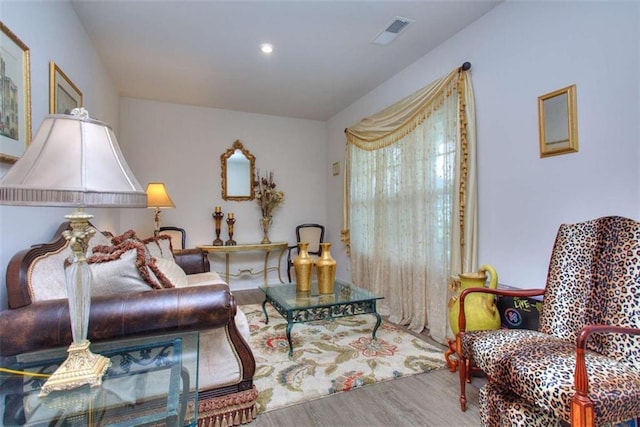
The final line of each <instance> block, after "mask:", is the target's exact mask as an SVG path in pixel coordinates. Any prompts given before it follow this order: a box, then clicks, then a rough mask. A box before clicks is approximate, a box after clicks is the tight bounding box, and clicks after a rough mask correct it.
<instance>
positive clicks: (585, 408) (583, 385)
mask: <svg viewBox="0 0 640 427" xmlns="http://www.w3.org/2000/svg"><path fill="white" fill-rule="evenodd" d="M593 333H615V334H632V335H640V329H638V328H626V327H623V326H614V325H589V326H585V327H583V328H582V329H581V330H580V333H579V334H578V338H577V340H576V369H575V371H574V374H573V377H574V381H575V383H574V384H575V388H576V394H575V395H574V396H573V398H572V399H571V426H572V427H575V426H580V427H585V426H593V425H594V420H593V402H592V401H591V399H590V398H589V380H588V378H587V364H586V361H585V350H586V345H587V341H588V340H589V337H590V336H591V335H592V334H593Z"/></svg>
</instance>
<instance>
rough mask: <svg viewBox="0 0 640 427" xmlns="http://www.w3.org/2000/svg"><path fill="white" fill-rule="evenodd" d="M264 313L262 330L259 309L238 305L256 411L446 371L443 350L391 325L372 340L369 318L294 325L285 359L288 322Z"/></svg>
mask: <svg viewBox="0 0 640 427" xmlns="http://www.w3.org/2000/svg"><path fill="white" fill-rule="evenodd" d="M267 310H268V313H269V324H268V325H265V318H264V314H263V313H262V306H261V305H259V304H251V305H244V306H242V311H243V312H244V313H245V314H246V315H247V318H248V319H249V328H250V331H251V338H250V345H251V348H252V350H253V354H254V356H255V358H256V374H255V376H254V378H253V380H254V383H255V385H256V387H257V389H258V392H259V396H258V406H259V412H266V411H272V410H274V409H279V408H283V407H286V406H290V405H295V404H298V403H301V402H306V401H309V400H314V399H319V398H321V397H325V396H328V395H330V394H333V393H338V392H342V391H349V390H351V389H354V388H357V387H362V386H364V385H367V384H373V383H375V382H380V381H388V380H392V379H395V378H400V377H403V376H408V375H415V374H420V373H423V372H428V371H431V370H433V369H439V368H443V367H445V362H444V353H443V350H441V349H439V348H436V347H434V346H432V345H430V344H428V343H426V342H425V341H423V340H421V339H420V338H417V337H415V336H413V335H411V334H409V333H407V332H404V331H403V330H402V328H399V327H398V326H396V325H394V324H392V323H388V322H386V321H384V320H383V321H382V324H381V325H380V327H379V328H378V331H377V333H376V336H377V338H378V339H377V340H373V339H372V338H371V332H372V330H373V327H374V325H375V321H376V319H375V317H374V316H373V315H370V314H368V315H367V314H365V315H360V316H352V317H343V318H340V319H336V320H326V321H316V322H310V323H304V324H295V325H293V329H292V330H291V339H292V341H293V357H292V358H289V344H288V343H287V336H286V332H285V331H286V326H287V323H286V321H285V320H284V319H283V318H282V316H280V314H279V313H278V312H277V311H275V309H274V308H273V307H271V305H269V304H267Z"/></svg>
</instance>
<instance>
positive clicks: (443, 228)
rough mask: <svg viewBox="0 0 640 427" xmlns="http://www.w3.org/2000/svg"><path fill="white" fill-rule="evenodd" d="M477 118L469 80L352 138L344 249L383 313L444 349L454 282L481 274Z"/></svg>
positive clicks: (411, 99)
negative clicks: (450, 288) (478, 257)
mask: <svg viewBox="0 0 640 427" xmlns="http://www.w3.org/2000/svg"><path fill="white" fill-rule="evenodd" d="M474 123H475V115H474V110H473V94H472V88H471V84H470V81H469V77H468V72H467V71H463V70H462V69H456V70H453V71H452V72H451V73H449V74H448V75H447V76H445V77H443V78H441V79H439V80H437V81H435V82H433V83H432V84H430V85H429V86H427V87H425V88H423V89H421V90H419V91H418V92H416V93H414V94H412V95H410V96H408V97H407V98H405V99H403V100H401V101H399V102H398V103H396V104H394V105H392V106H390V107H388V108H386V109H385V110H383V111H381V112H380V113H378V114H376V115H374V116H372V117H368V118H365V119H363V120H362V121H361V122H360V123H358V124H356V125H354V126H353V127H351V128H348V129H346V131H345V132H346V134H347V149H346V161H345V165H346V168H345V185H344V197H345V200H344V212H343V217H344V218H343V237H342V239H343V241H344V242H345V243H346V244H347V247H348V249H349V252H350V255H351V273H352V279H353V281H354V283H356V284H357V285H358V286H362V287H365V288H367V289H370V290H371V291H373V292H375V293H378V294H381V295H384V297H385V299H384V300H382V302H381V305H380V308H381V310H380V311H381V313H382V314H385V315H389V316H390V318H389V320H390V321H392V322H394V323H399V324H403V325H409V328H410V329H411V330H413V331H416V332H419V331H422V330H423V329H424V328H428V329H429V331H430V334H431V336H432V337H433V338H434V339H435V340H437V341H440V342H443V343H444V342H445V341H446V338H447V334H449V335H450V334H451V333H450V332H449V327H448V320H447V317H448V316H447V300H448V282H449V277H450V276H452V275H457V274H459V273H460V272H462V271H473V270H475V268H476V264H477V263H476V244H477V243H476V240H477V238H476V236H477V230H476V222H477V203H476V200H477V189H476V187H477V185H476V178H475V175H476V170H475V169H476V168H475V128H474Z"/></svg>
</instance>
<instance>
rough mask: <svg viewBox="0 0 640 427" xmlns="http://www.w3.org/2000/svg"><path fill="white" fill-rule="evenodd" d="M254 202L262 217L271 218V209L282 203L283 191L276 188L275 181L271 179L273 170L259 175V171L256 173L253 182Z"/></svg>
mask: <svg viewBox="0 0 640 427" xmlns="http://www.w3.org/2000/svg"><path fill="white" fill-rule="evenodd" d="M253 186H254V187H253V188H254V190H253V191H254V195H255V198H256V202H257V203H258V206H259V207H260V211H261V212H262V217H263V218H271V216H272V215H273V211H274V210H275V209H276V208H277V207H278V206H280V205H281V204H283V203H284V193H283V192H282V191H279V190H276V183H275V182H274V181H273V172H269V173H267V175H266V176H264V177H260V171H258V172H257V173H256V179H255V181H254V183H253Z"/></svg>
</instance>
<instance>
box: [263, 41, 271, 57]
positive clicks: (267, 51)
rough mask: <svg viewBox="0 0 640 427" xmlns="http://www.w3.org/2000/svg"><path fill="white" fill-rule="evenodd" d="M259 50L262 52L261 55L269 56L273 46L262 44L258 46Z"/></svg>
mask: <svg viewBox="0 0 640 427" xmlns="http://www.w3.org/2000/svg"><path fill="white" fill-rule="evenodd" d="M260 50H261V51H262V53H266V54H267V55H268V54H270V53H271V52H273V46H272V45H270V44H269V43H263V44H262V45H261V46H260Z"/></svg>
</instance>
